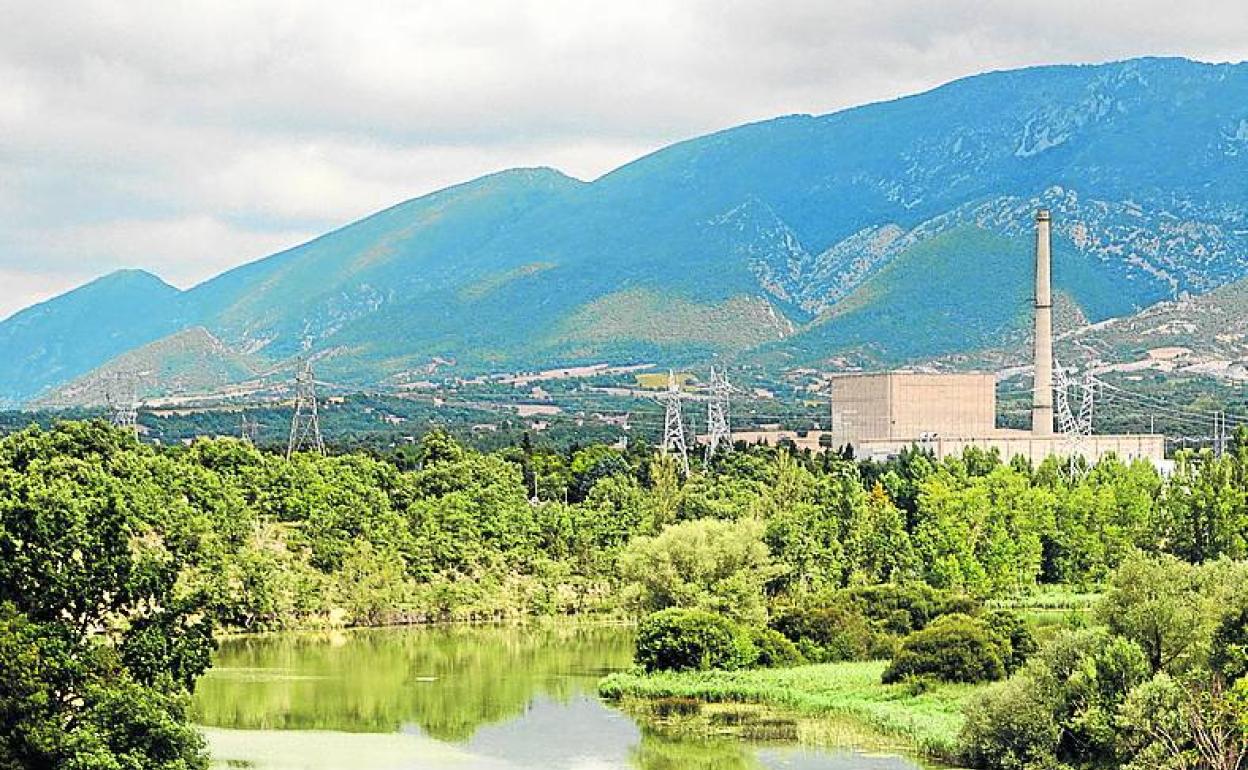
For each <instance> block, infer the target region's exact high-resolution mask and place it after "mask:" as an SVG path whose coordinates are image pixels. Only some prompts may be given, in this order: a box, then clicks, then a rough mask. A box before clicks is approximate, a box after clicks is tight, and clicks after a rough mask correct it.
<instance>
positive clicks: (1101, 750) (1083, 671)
mask: <svg viewBox="0 0 1248 770" xmlns="http://www.w3.org/2000/svg"><path fill="white" fill-rule="evenodd" d="M933 628H935V624H933ZM929 630H931V629H929ZM1150 674H1151V672H1150V670H1149V665H1148V659H1147V657H1146V656H1145V654H1144V651H1143V650H1142V649H1141V648H1140V647H1139V646H1138V645H1137V644H1135V643H1134V642H1131V641H1129V640H1127V639H1123V638H1122V637H1116V636H1112V635H1110V634H1108V633H1106V632H1105V631H1104V630H1103V629H1098V630H1083V631H1068V632H1065V633H1063V634H1061V635H1060V636H1058V637H1056V638H1054V639H1053V641H1051V642H1049V643H1048V644H1046V645H1045V647H1044V648H1043V649H1042V650H1040V651H1039V652H1038V653H1037V654H1036V655H1034V656H1033V657H1032V658H1031V660H1029V661H1028V662H1027V665H1025V666H1024V667H1023V668H1022V670H1021V671H1020V672H1019V673H1018V675H1017V676H1014V677H1013V678H1011V679H1010V680H1009V681H1007V682H1003V683H1000V684H997V685H994V686H993V687H990V688H989V689H988V690H986V691H985V692H984V693H982V694H981V695H978V696H977V697H976V698H975V700H973V701H972V702H971V703H969V704H968V706H967V709H966V723H965V725H964V726H963V728H962V734H961V736H960V738H959V743H960V745H961V747H962V755H963V756H962V759H963V761H964V762H966V763H967V764H968V765H970V766H972V767H979V768H986V770H1022V769H1023V768H1027V769H1028V770H1030V768H1056V767H1060V766H1063V765H1069V766H1077V767H1084V766H1094V767H1107V766H1117V765H1111V763H1113V762H1116V761H1117V759H1118V757H1117V756H1116V751H1117V744H1118V736H1117V731H1116V730H1115V725H1116V724H1117V720H1118V718H1119V714H1120V713H1121V711H1120V710H1121V709H1122V707H1123V703H1124V701H1125V700H1126V699H1127V696H1128V693H1130V692H1131V691H1132V690H1133V689H1135V688H1136V687H1138V686H1139V685H1141V684H1143V683H1144V682H1147V681H1148V679H1149V677H1150Z"/></svg>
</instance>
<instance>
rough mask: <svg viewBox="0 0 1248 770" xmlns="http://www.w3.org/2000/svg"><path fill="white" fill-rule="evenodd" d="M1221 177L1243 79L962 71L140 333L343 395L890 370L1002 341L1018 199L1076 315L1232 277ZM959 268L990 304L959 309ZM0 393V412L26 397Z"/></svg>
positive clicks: (439, 209)
mask: <svg viewBox="0 0 1248 770" xmlns="http://www.w3.org/2000/svg"><path fill="white" fill-rule="evenodd" d="M1246 172H1248V65H1244V64H1239V65H1230V64H1227V65H1217V64H1203V63H1195V62H1190V61H1187V60H1183V59H1177V58H1146V59H1134V60H1127V61H1122V62H1114V63H1107V64H1098V65H1046V66H1042V67H1035V68H1025V69H1021V70H1004V71H998V72H993V73H982V74H979V75H974V76H971V77H969V78H964V79H961V80H957V81H953V82H951V83H947V84H944V85H941V86H938V87H936V88H934V89H930V90H928V91H925V92H923V93H920V94H915V95H912V96H906V97H900V98H898V99H894V100H889V101H884V102H877V103H874V104H870V105H862V106H859V107H854V108H850V109H848V110H842V111H839V112H834V113H829V114H826V115H818V116H811V115H792V116H785V117H781V118H776V119H772V120H768V121H758V122H755V123H750V124H746V125H743V126H738V127H735V128H728V129H724V130H721V131H717V132H714V133H711V134H707V135H705V136H701V137H694V138H691V139H687V140H684V141H681V142H677V143H675V144H673V145H670V146H668V147H664V148H661V149H659V150H656V151H654V152H652V153H648V154H646V155H644V156H642V157H640V158H637V159H636V160H634V161H631V162H629V163H627V164H624V165H623V166H621V167H619V168H617V169H615V170H613V171H611V172H609V173H607V174H604V175H602V176H601V177H598V178H597V179H595V180H593V181H590V182H584V181H580V180H576V179H573V178H571V177H568V176H566V175H564V174H562V173H561V172H558V171H556V170H554V169H549V168H535V169H515V170H509V171H505V172H500V173H498V174H493V175H488V176H486V177H481V178H478V179H475V180H471V181H469V182H466V183H463V184H460V185H455V186H453V187H450V188H446V189H444V190H439V191H437V192H434V193H430V194H429V195H425V196H420V197H418V198H414V199H411V200H408V201H404V202H402V203H399V204H396V205H395V206H392V207H389V208H387V209H385V210H383V211H380V212H377V213H376V214H374V215H371V216H369V217H366V218H364V219H362V220H359V221H358V222H354V223H351V224H348V225H345V226H343V227H341V228H338V229H336V230H334V231H332V232H330V233H326V234H325V235H323V236H320V237H319V238H317V239H314V240H312V241H309V242H308V243H305V244H300V245H298V246H295V247H293V248H291V249H286V250H284V251H282V252H279V253H278V254H275V255H271V256H269V257H266V258H264V259H261V260H258V261H256V262H253V263H249V264H248V265H244V266H240V267H239V268H235V269H234V270H231V271H227V272H226V273H223V274H222V275H220V276H217V277H215V278H213V279H210V280H208V281H205V282H203V283H201V284H199V285H197V286H195V287H192V288H191V289H189V290H187V291H185V292H182V293H181V294H179V295H178V296H177V299H176V301H173V302H172V303H171V304H172V305H173V306H174V307H173V309H172V310H170V311H169V312H168V315H169V316H170V318H171V319H172V320H170V321H168V322H167V323H168V324H169V325H172V326H173V327H176V328H172V329H169V330H168V331H167V332H166V333H172V332H173V331H177V330H179V329H183V328H187V327H189V326H203V327H204V328H205V329H206V330H208V331H209V332H210V333H212V334H213V335H215V337H216V338H219V339H220V340H221V342H222V343H223V344H225V345H227V346H228V347H229V348H231V349H232V350H235V351H237V352H238V353H240V354H245V355H249V356H260V357H262V358H265V359H268V360H270V361H281V360H285V359H289V358H291V357H293V356H296V355H299V354H300V353H301V352H302V351H304V350H305V349H310V350H313V351H317V352H318V366H319V367H322V368H324V369H325V370H327V371H329V372H330V373H331V374H333V375H334V376H336V377H339V378H341V379H345V380H354V381H358V382H370V381H378V380H382V379H384V378H386V377H391V376H395V375H397V374H400V373H402V372H403V371H405V370H416V369H419V368H420V367H422V366H423V365H425V364H427V363H428V362H429V361H430V360H432V359H433V358H435V357H437V358H449V359H454V360H456V361H457V362H458V366H459V367H460V368H461V369H463V370H465V371H468V370H486V369H493V368H506V367H512V368H524V367H530V366H539V365H543V364H562V363H576V362H585V361H590V360H598V359H602V358H617V359H624V358H628V359H634V360H640V359H642V358H645V359H648V360H658V359H662V360H665V361H672V362H680V361H684V360H693V359H699V358H705V357H710V356H715V357H718V358H720V359H721V360H732V359H741V360H746V359H759V360H766V361H770V362H775V363H776V364H777V365H792V364H797V363H802V364H808V363H816V364H817V363H819V362H822V361H827V360H829V359H831V358H834V357H835V358H837V359H838V360H840V358H842V357H843V355H844V354H846V353H847V352H849V353H853V352H855V351H858V352H861V353H862V355H861V356H859V359H860V362H861V363H863V364H870V365H893V364H896V363H901V362H905V361H910V360H921V359H925V358H930V357H932V356H934V355H941V354H945V353H955V352H958V351H961V350H974V349H979V348H987V347H991V346H992V345H993V344H994V343H995V342H996V341H997V338H998V337H999V336H1000V335H1002V334H1013V333H1014V331H1016V330H1017V329H1018V328H1019V326H1020V324H1022V323H1023V321H1024V320H1025V317H1026V313H1027V312H1028V311H1027V308H1026V303H1025V302H1021V301H1020V300H1019V297H1020V296H1021V295H1020V291H1022V292H1024V293H1025V292H1026V291H1029V288H1028V287H1027V286H1026V285H1025V284H1026V281H1025V274H1026V273H1027V271H1028V270H1029V264H1030V257H1029V255H1030V249H1031V243H1030V237H1031V236H1030V233H1031V214H1032V210H1033V209H1034V208H1036V207H1039V206H1047V207H1050V208H1052V209H1054V218H1055V219H1054V230H1055V276H1054V278H1055V282H1056V284H1057V288H1058V289H1059V290H1061V291H1064V292H1066V293H1068V294H1069V296H1070V297H1071V299H1072V301H1073V302H1074V303H1075V305H1076V306H1077V307H1078V308H1079V311H1080V312H1081V313H1084V314H1086V315H1087V317H1088V319H1089V320H1090V321H1093V322H1095V321H1100V320H1104V319H1106V318H1109V317H1113V316H1119V315H1130V314H1132V313H1134V312H1137V311H1139V310H1140V309H1142V308H1145V307H1148V306H1150V305H1153V304H1155V303H1156V302H1159V301H1162V300H1173V299H1179V298H1182V297H1184V296H1187V295H1197V294H1203V293H1206V292H1208V291H1211V290H1213V289H1216V288H1217V287H1219V286H1222V285H1225V284H1227V283H1230V282H1233V281H1235V280H1238V279H1240V278H1242V277H1244V276H1246V275H1248V184H1246V183H1245V182H1244V181H1243V180H1244V179H1246V178H1248V173H1246ZM933 244H935V245H933ZM890 265H892V266H894V267H893V269H892V270H890V269H889V267H890ZM906 265H927V267H926V269H925V270H926V272H925V271H924V270H919V269H918V268H906V269H902V268H903V267H904V266H906ZM977 265H979V266H980V269H987V268H988V266H994V267H992V269H993V270H996V271H997V273H998V280H999V281H1005V282H1007V283H1008V285H1003V286H994V285H993V284H991V283H989V284H984V285H983V286H981V288H980V289H979V290H978V291H968V290H965V289H966V276H967V275H968V274H973V273H974V271H975V270H976V269H977V267H976V266H977ZM1020 281H1021V282H1022V284H1023V285H1022V286H1021V287H1020V286H1014V284H1015V283H1018V282H1020ZM942 296H946V297H955V296H956V297H957V306H956V307H953V306H949V307H946V306H942V304H941V297H942ZM946 304H947V303H946ZM674 308H680V310H679V311H678V312H677V311H676V310H674ZM591 310H592V312H591ZM849 311H853V312H849ZM899 315H900V316H902V317H905V316H907V315H908V316H910V317H911V318H912V319H914V322H912V323H910V324H897V323H895V322H893V321H892V320H890V319H893V318H895V317H897V316H899ZM656 316H659V318H657V319H656ZM734 323H735V324H736V326H737V327H740V328H738V329H736V330H730V331H728V332H725V330H724V329H723V328H721V327H722V326H724V325H726V324H727V325H732V324H734ZM604 329H612V330H614V331H613V332H612V333H610V334H605V333H603V330H604ZM3 333H4V324H0V335H3ZM682 334H683V336H682ZM122 336H123V337H125V335H122ZM142 336H144V335H143V334H138V335H136V338H137V337H142ZM0 339H3V336H0ZM126 339H129V338H128V337H126ZM147 341H149V342H150V341H151V340H147ZM136 344H137V343H136ZM32 347H34V346H32ZM2 352H5V348H4V347H3V346H2V345H0V353H2ZM18 352H25V353H26V354H27V357H28V358H29V357H30V355H33V356H34V359H33V360H39V354H38V351H31V350H26V351H18ZM83 358H84V359H85V357H83ZM851 358H852V356H851ZM0 360H4V359H0ZM80 363H81V362H80V361H79V360H78V359H74V361H73V362H71V363H70V364H64V365H61V366H60V367H59V368H58V369H57V371H59V372H61V375H62V376H63V377H64V376H69V375H73V376H78V375H81V374H84V373H85V372H86V371H87V370H83V371H73V369H74V366H75V365H77V364H80ZM96 365H97V366H98V363H97V364H96ZM6 376H7V373H6V372H0V385H3V384H4V383H5V382H8V383H9V384H8V385H7V386H4V387H0V398H7V399H8V400H10V401H22V400H26V399H28V398H30V397H31V396H32V395H34V394H35V393H37V392H38V391H37V389H32V387H31V386H27V387H16V386H15V385H14V384H13V380H14V378H13V377H7V380H6V379H5V378H6ZM63 381H65V380H64V379H62V382H63ZM56 384H57V383H56V382H50V383H44V385H43V386H42V387H43V388H44V389H47V388H49V387H54V386H55V385H56Z"/></svg>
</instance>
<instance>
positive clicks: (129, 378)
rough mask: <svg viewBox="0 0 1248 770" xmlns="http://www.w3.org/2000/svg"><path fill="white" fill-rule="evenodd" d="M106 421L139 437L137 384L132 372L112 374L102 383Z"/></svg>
mask: <svg viewBox="0 0 1248 770" xmlns="http://www.w3.org/2000/svg"><path fill="white" fill-rule="evenodd" d="M104 388H105V390H104V398H105V401H106V402H107V404H108V421H109V422H110V423H111V424H112V425H113V426H114V427H117V428H121V429H122V430H126V431H129V432H130V433H132V434H134V436H135V438H138V435H139V396H138V391H139V382H138V375H137V374H135V373H134V372H132V371H120V372H113V373H111V374H109V375H108V377H107V378H106V379H105V382H104Z"/></svg>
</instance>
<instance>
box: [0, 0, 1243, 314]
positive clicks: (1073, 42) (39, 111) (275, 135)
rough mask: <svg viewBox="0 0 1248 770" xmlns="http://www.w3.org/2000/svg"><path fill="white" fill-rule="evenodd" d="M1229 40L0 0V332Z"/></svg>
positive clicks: (1146, 8) (941, 6)
mask: <svg viewBox="0 0 1248 770" xmlns="http://www.w3.org/2000/svg"><path fill="white" fill-rule="evenodd" d="M1176 8H1181V10H1179V11H1176V10H1175V9H1176ZM1245 30H1248V3H1246V2H1244V1H1243V0H1220V1H1219V2H1213V1H1212V0H1208V1H1206V0H1188V1H1187V2H1184V3H1182V4H1181V5H1180V6H1176V5H1175V4H1174V3H1173V2H1171V1H1170V0H1165V1H1164V2H1163V1H1162V0H1135V1H1133V2H1116V1H1107V0H1096V2H1092V1H1090V0H1048V1H1047V2H1033V1H1031V0H1028V1H1027V2H1013V1H1012V0H1011V1H1009V2H1007V1H1006V0H997V1H995V2H993V1H991V0H986V1H980V2H972V1H971V0H940V2H932V1H931V0H923V1H920V0H863V1H860V0H824V1H823V2H815V1H814V0H780V1H776V0H771V1H767V0H757V1H756V2H739V1H737V0H662V1H660V0H627V2H623V1H621V0H613V1H612V2H597V1H596V0H499V1H497V2H495V1H494V0H472V2H465V1H464V0H449V1H447V2H442V1H441V0H395V2H366V1H364V0H359V1H352V2H346V1H345V0H328V1H325V2H320V1H317V0H263V2H261V1H260V0H256V1H255V2H238V1H235V0H203V1H202V2H200V1H198V0H191V1H188V2H181V1H179V0H161V1H158V0H151V1H150V2H149V1H148V0H115V1H113V2H106V1H103V0H74V2H57V0H0V317H3V316H5V315H8V314H9V313H11V312H13V311H15V310H17V309H19V308H21V307H24V306H26V305H28V304H30V303H32V302H35V301H38V300H41V299H45V298H47V297H49V296H52V295H54V294H57V293H59V292H61V291H64V290H66V289H69V288H71V287H73V286H75V285H77V284H79V283H82V282H83V281H86V280H89V279H91V278H93V277H96V276H98V275H100V274H102V273H104V272H107V271H110V270H113V269H116V268H120V267H142V268H146V269H148V270H151V271H153V272H155V273H157V274H159V275H160V276H162V277H163V278H165V279H166V280H168V281H169V282H171V283H173V284H175V285H177V286H181V287H187V286H190V285H193V284H195V283H197V282H199V281H201V280H204V279H205V278H208V277H210V276H212V275H214V274H216V273H218V272H220V271H221V270H223V269H225V268H228V267H231V266H233V265H237V264H240V263H243V262H246V261H250V260H252V259H255V258H257V257H260V256H264V255H265V254H269V253H272V252H274V251H277V250H280V249H282V248H284V247H287V246H291V245H295V244H297V243H299V242H300V241H302V240H305V239H307V238H309V237H311V236H314V235H316V234H319V233H321V232H324V231H325V230H327V229H329V228H332V227H334V226H337V225H340V224H343V223H346V222H348V221H351V220H352V219H355V218H358V217H360V216H363V215H366V214H368V213H370V212H372V211H375V210H377V209H379V208H382V207H385V206H388V205H390V204H393V203H396V202H398V201H400V200H404V199H406V198H410V197H413V196H416V195H420V194H422V193H426V192H429V191H431V190H435V189H437V188H439V187H442V186H445V185H447V184H452V183H455V182H458V181H463V180H465V179H469V178H471V177H474V176H478V175H480V174H483V173H488V172H491V171H496V170H499V169H502V168H507V167H511V166H533V165H548V166H554V167H556V168H559V169H561V170H563V171H564V172H566V173H569V174H572V175H574V176H577V177H580V178H582V179H592V178H594V177H596V176H598V175H600V174H602V173H604V172H606V171H609V170H610V169H612V168H614V167H616V166H618V165H620V164H621V163H624V162H626V161H628V160H630V159H632V158H635V157H637V156H638V155H640V154H643V153H646V152H648V151H650V150H653V149H656V148H658V147H661V146H663V145H665V144H668V143H670V142H672V141H675V140H679V139H683V138H686V137H689V136H694V135H697V134H700V133H704V132H707V131H711V130H714V129H718V128H724V127H727V126H731V125H734V124H738V123H742V122H746V121H750V120H758V119H762V118H767V117H772V116H776V115H781V114H788V113H796V112H809V113H822V112H830V111H833V110H836V109H839V108H842V107H846V106H851V105H855V104H859V103H862V102H865V101H874V100H879V99H887V98H891V97H894V96H898V95H902V94H906V93H911V92H914V91H918V90H922V89H926V88H929V87H932V86H935V85H938V84H940V83H942V82H944V81H947V80H950V79H953V78H956V77H960V76H963V75H967V74H972V73H976V72H981V71H984V70H990V69H1001V68H1007V67H1015V66H1023V65H1028V64H1036V63H1049V62H1095V61H1105V60H1110V59H1119V58H1126V57H1131V56H1138V55H1145V54H1177V55H1184V56H1189V57H1192V58H1196V59H1202V60H1206V61H1241V60H1244V59H1248V36H1246V35H1245V34H1244V31H1245Z"/></svg>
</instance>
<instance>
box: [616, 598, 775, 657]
mask: <svg viewBox="0 0 1248 770" xmlns="http://www.w3.org/2000/svg"><path fill="white" fill-rule="evenodd" d="M751 654H753V655H754V656H756V655H757V652H754V651H753V645H752V644H749V639H748V637H746V636H745V635H743V634H742V633H741V632H740V631H739V630H738V629H737V627H736V625H734V624H733V623H732V621H730V620H728V619H727V618H725V617H723V616H722V615H716V614H715V613H712V612H706V611H704V610H686V609H680V608H675V607H674V608H670V609H666V610H660V611H658V612H656V613H654V614H652V615H649V616H648V617H646V618H645V619H644V620H642V621H641V624H640V625H639V626H638V627H637V654H636V660H637V663H638V664H639V665H640V666H641V667H642V668H644V669H645V670H646V671H688V670H691V669H692V670H702V671H705V670H707V669H712V668H720V669H734V668H740V667H742V666H745V665H750V664H752V663H753V662H754V661H753V659H751V657H750V656H751Z"/></svg>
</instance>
